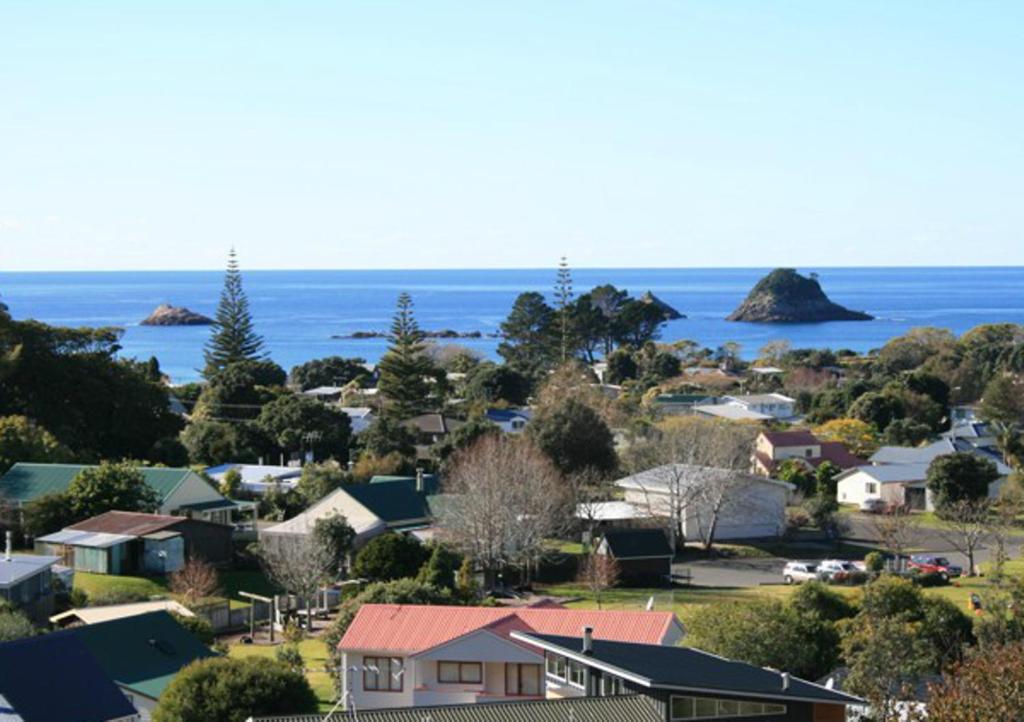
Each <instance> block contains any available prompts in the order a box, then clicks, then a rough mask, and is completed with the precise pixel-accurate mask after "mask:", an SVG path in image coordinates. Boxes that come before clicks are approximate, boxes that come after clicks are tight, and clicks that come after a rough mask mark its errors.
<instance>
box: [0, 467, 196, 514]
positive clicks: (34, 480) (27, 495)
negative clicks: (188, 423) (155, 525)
mask: <svg viewBox="0 0 1024 722" xmlns="http://www.w3.org/2000/svg"><path fill="white" fill-rule="evenodd" d="M89 468H94V467H90V466H88V465H85V464H25V463H18V464H15V465H14V466H12V467H11V469H10V470H9V471H8V472H7V473H6V474H4V475H3V477H2V478H0V499H3V500H6V501H15V502H20V503H22V504H25V503H28V502H30V501H35V500H36V499H38V498H39V497H41V496H43V495H45V494H59V493H61V492H64V491H67V488H68V486H69V485H70V484H71V480H72V479H74V478H75V477H76V476H78V474H79V472H81V471H82V470H83V469H89ZM139 471H140V472H142V478H143V479H145V480H146V484H147V485H148V486H150V487H151V488H153V489H154V490H155V491H156V492H157V493H158V494H159V495H160V499H161V501H163V500H166V499H167V497H168V496H170V495H171V493H172V492H173V491H174V490H175V489H177V488H178V487H179V486H180V485H181V483H182V482H183V481H185V478H186V477H187V476H188V475H189V474H191V473H192V471H191V469H168V468H165V467H149V466H140V467H139Z"/></svg>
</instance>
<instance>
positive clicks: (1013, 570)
mask: <svg viewBox="0 0 1024 722" xmlns="http://www.w3.org/2000/svg"><path fill="white" fill-rule="evenodd" d="M1006 574H1008V575H1012V576H1017V577H1021V576H1024V559H1014V560H1012V561H1010V562H1008V563H1007V565H1006ZM991 588H992V583H991V582H990V581H989V579H988V578H987V577H963V578H961V579H956V580H954V581H953V583H952V584H950V585H949V586H945V587H927V588H924V589H922V591H923V592H924V593H925V594H928V595H933V596H938V597H945V598H946V599H949V600H950V601H951V602H953V603H954V604H956V605H957V607H958V608H960V609H961V610H962V611H964V612H965V613H966V612H968V611H969V609H968V602H969V601H970V598H971V594H972V593H978V594H981V595H984V594H985V592H987V591H989V590H990V589H991ZM796 589H797V587H795V586H786V585H785V584H766V585H761V586H758V587H733V588H727V587H683V586H680V587H675V588H673V589H610V590H608V591H606V592H604V593H603V594H602V598H601V607H602V608H603V609H644V608H645V607H646V605H647V602H648V600H649V599H650V598H651V597H654V608H655V609H657V610H663V611H672V612H675V613H676V616H678V617H680V618H681V619H685V618H686V617H688V616H689V615H691V614H699V613H700V611H701V608H702V607H706V606H708V605H713V604H720V603H722V602H736V601H745V600H751V599H758V598H761V599H764V598H774V599H785V598H786V597H788V596H789V595H790V594H792V593H793V592H794V591H795V590H796ZM832 589H834V590H835V591H837V592H839V593H840V594H842V595H844V596H846V597H849V598H850V599H853V600H859V599H860V596H861V589H860V588H859V587H846V586H840V585H837V586H834V587H832ZM540 591H541V593H543V594H549V595H552V596H559V597H570V598H573V599H575V600H576V601H572V602H569V603H568V605H567V606H570V607H577V608H581V609H594V608H596V607H597V600H596V599H595V598H594V595H593V593H592V592H591V591H590V590H589V589H587V588H586V587H583V586H581V585H579V584H574V583H569V584H552V585H549V586H547V587H545V588H544V589H543V590H540Z"/></svg>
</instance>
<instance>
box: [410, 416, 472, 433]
mask: <svg viewBox="0 0 1024 722" xmlns="http://www.w3.org/2000/svg"><path fill="white" fill-rule="evenodd" d="M405 423H406V424H409V425H412V426H415V427H416V428H417V429H419V430H420V432H421V433H424V434H448V433H451V432H452V431H455V429H457V428H459V427H460V426H462V424H463V422H462V421H460V420H458V419H453V418H452V417H450V416H442V415H441V414H420V415H419V416H413V417H412V418H411V419H406V420H405Z"/></svg>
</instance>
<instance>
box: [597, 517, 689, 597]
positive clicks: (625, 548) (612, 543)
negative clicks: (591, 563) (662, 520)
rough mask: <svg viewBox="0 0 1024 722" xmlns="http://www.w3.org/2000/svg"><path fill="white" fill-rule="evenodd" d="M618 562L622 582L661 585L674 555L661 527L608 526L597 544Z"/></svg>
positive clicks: (669, 571) (602, 552) (667, 575)
mask: <svg viewBox="0 0 1024 722" xmlns="http://www.w3.org/2000/svg"><path fill="white" fill-rule="evenodd" d="M597 553H598V554H604V555H606V556H610V557H611V558H612V559H614V560H615V561H616V562H618V565H619V579H620V581H621V582H623V583H625V584H637V585H645V584H659V583H661V584H663V583H665V581H666V580H667V579H668V578H669V577H670V576H671V574H672V559H673V557H674V556H675V554H673V552H672V547H671V546H670V545H669V543H668V538H667V537H666V536H665V532H664V531H662V530H661V529H609V530H608V531H607V532H605V535H604V539H602V540H601V543H600V544H599V545H598V547H597Z"/></svg>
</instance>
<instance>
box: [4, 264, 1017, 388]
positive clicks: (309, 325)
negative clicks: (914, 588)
mask: <svg viewBox="0 0 1024 722" xmlns="http://www.w3.org/2000/svg"><path fill="white" fill-rule="evenodd" d="M768 270H769V269H763V268H760V269H758V268H750V269H736V268H731V269H576V270H574V271H573V281H574V288H575V290H576V291H577V293H579V292H581V291H585V290H587V289H590V288H592V287H593V286H596V285H600V284H603V283H611V284H614V285H615V286H618V287H619V288H625V289H628V290H629V291H630V292H631V293H633V294H635V295H639V294H641V293H643V292H644V291H651V292H652V293H654V294H655V295H656V296H658V297H659V298H660V299H662V300H663V301H665V302H667V303H669V304H671V305H672V306H674V307H675V308H677V309H678V310H679V311H681V312H682V313H684V314H686V316H687V318H686V319H682V320H679V321H673V322H671V323H669V324H667V325H666V326H665V327H664V330H663V333H662V339H663V340H665V341H673V340H678V339H691V340H694V341H696V342H698V343H700V344H702V345H704V346H709V347H712V348H714V347H716V346H718V345H720V344H722V343H723V342H725V341H736V342H738V343H740V344H741V345H742V349H743V355H744V356H745V357H747V358H751V357H753V356H755V355H756V353H757V350H758V349H759V348H760V347H761V346H762V345H764V344H765V343H766V342H768V341H771V340H775V339H786V340H788V341H790V342H792V344H793V345H794V346H795V347H831V348H850V349H854V350H855V351H868V350H870V349H872V348H877V347H879V346H881V345H882V344H883V343H885V341H886V340H887V339H889V338H891V337H893V336H896V335H899V334H901V333H903V332H905V331H906V330H907V329H910V328H912V327H915V326H939V327H943V328H948V329H950V330H952V331H953V332H955V333H958V334H959V333H962V332H963V331H966V330H967V329H969V328H971V327H973V326H976V325H978V324H981V323H992V322H1000V321H1010V322H1014V323H1024V268H1021V267H1013V268H1005V267H1003V268H825V269H801V271H803V272H809V271H817V272H818V274H819V278H820V281H821V284H822V287H823V288H824V290H825V293H827V294H828V295H829V297H830V298H831V299H832V300H834V301H836V302H837V303H841V304H843V305H844V306H847V307H848V308H852V309H857V310H863V311H867V312H869V313H871V314H872V315H873V316H875V317H876V320H875V321H866V322H843V323H818V324H787V325H763V324H750V323H731V322H728V321H725V317H726V316H727V315H728V314H729V313H730V312H731V311H732V310H733V309H734V308H735V307H736V306H737V305H738V304H739V303H740V302H741V301H742V300H743V298H744V297H745V296H746V294H747V292H748V291H749V290H750V288H751V287H752V286H753V285H754V283H756V282H757V280H758V279H759V278H760V277H761V276H763V275H764V274H765V273H767V271H768ZM222 280H223V274H222V273H221V272H220V271H170V272H136V271H132V272H81V273H0V298H2V299H3V301H4V302H5V303H7V305H8V306H9V307H10V311H11V313H12V315H13V316H14V317H15V318H19V319H27V318H34V319H38V320H40V321H45V322H47V323H52V324H60V325H67V326H120V327H122V328H124V338H123V342H122V344H123V347H124V349H123V351H122V353H123V355H125V356H134V357H137V358H148V357H150V356H156V357H157V358H158V359H159V360H160V365H161V366H162V368H163V369H164V371H165V372H166V373H168V374H169V375H170V376H171V378H172V379H173V380H174V381H175V382H179V383H180V382H186V381H192V380H195V379H197V378H198V376H199V374H198V371H197V369H199V368H200V367H201V366H202V348H203V343H204V342H205V341H206V339H207V337H208V336H209V333H210V331H209V328H208V327H203V326H198V327H147V326H140V325H139V321H141V320H142V319H143V318H145V317H146V316H147V315H148V314H149V313H150V312H151V311H152V310H153V309H154V308H155V307H156V306H157V305H158V304H160V303H171V304H174V305H176V306H186V307H188V308H190V309H192V310H193V311H198V312H200V313H204V314H207V315H210V316H212V315H213V313H214V311H215V309H216V306H217V298H218V295H219V293H220V288H221V284H222ZM554 280H555V272H554V270H553V269H540V270H450V271H444V270H427V271H423V270H421V271H247V272H245V273H244V283H245V289H246V292H247V293H248V296H249V300H250V302H251V305H252V311H253V315H254V318H255V321H256V326H257V329H258V331H259V332H260V333H261V334H262V335H263V336H264V337H265V339H266V343H267V348H268V350H269V352H270V356H271V357H272V358H273V359H274V360H275V361H277V362H278V363H279V364H281V365H282V366H284V367H285V368H286V369H288V368H291V367H292V366H293V365H295V364H298V363H301V362H303V361H307V360H309V359H313V358H318V357H322V356H329V355H335V354H337V355H343V356H361V357H363V358H365V359H366V360H368V361H375V360H377V359H378V358H379V357H380V355H381V354H382V353H383V352H384V349H385V346H386V342H385V341H384V340H381V339H365V340H353V339H334V338H332V336H337V335H346V334H351V333H353V332H355V331H383V330H386V329H387V328H388V325H389V322H390V318H391V315H392V313H393V311H394V307H395V300H396V298H397V296H398V294H399V293H401V292H402V291H406V292H408V293H409V294H411V295H412V298H413V301H414V303H415V310H416V315H417V319H418V320H419V323H420V326H421V327H422V328H423V329H425V330H441V329H453V330H456V331H481V332H483V333H484V334H485V335H486V334H487V333H489V332H490V333H493V332H496V331H497V330H498V325H499V324H500V323H501V321H502V320H503V319H504V318H505V316H506V315H507V314H508V311H509V309H510V307H511V306H512V302H513V301H514V299H515V297H516V296H517V295H518V294H519V293H522V292H523V291H540V292H542V293H545V294H547V295H548V296H549V297H550V295H551V289H552V286H553V284H554ZM458 343H461V344H464V345H466V346H469V347H471V348H474V349H477V350H478V351H479V352H480V353H482V354H484V355H487V356H491V357H493V356H495V347H496V346H497V343H498V341H497V340H496V339H493V338H482V339H473V340H461V341H458Z"/></svg>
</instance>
